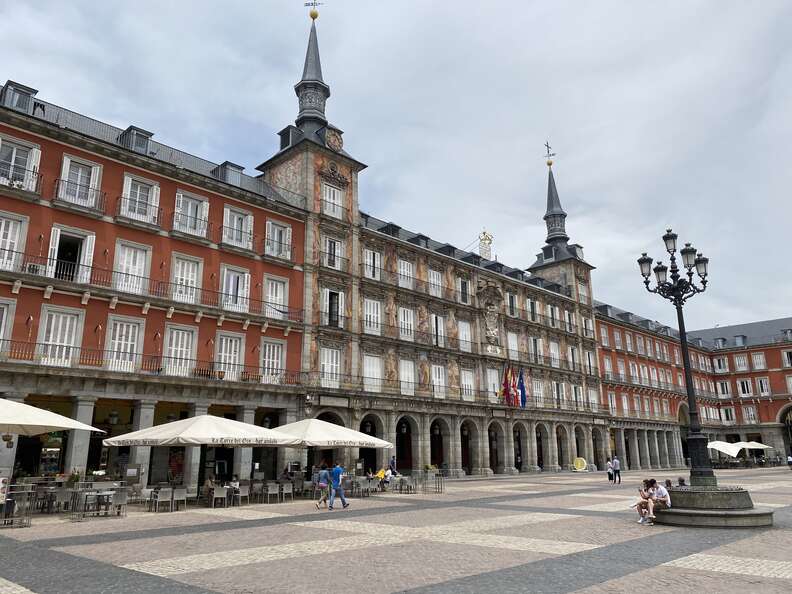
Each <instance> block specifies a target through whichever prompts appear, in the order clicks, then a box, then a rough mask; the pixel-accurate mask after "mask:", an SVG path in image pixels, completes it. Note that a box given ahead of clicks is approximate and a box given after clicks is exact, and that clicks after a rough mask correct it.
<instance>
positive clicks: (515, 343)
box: [506, 332, 520, 361]
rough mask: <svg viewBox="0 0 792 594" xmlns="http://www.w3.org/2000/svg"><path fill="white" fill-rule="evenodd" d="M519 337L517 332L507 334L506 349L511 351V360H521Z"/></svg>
mask: <svg viewBox="0 0 792 594" xmlns="http://www.w3.org/2000/svg"><path fill="white" fill-rule="evenodd" d="M519 340H520V339H519V337H518V336H517V333H516V332H507V333H506V348H507V349H508V350H509V359H512V360H513V361H517V360H518V359H519V358H520V352H519Z"/></svg>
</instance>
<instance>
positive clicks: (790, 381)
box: [786, 375, 792, 394]
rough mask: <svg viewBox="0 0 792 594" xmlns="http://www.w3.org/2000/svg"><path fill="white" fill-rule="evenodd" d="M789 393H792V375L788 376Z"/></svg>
mask: <svg viewBox="0 0 792 594" xmlns="http://www.w3.org/2000/svg"><path fill="white" fill-rule="evenodd" d="M786 385H787V394H792V375H788V376H787V377H786Z"/></svg>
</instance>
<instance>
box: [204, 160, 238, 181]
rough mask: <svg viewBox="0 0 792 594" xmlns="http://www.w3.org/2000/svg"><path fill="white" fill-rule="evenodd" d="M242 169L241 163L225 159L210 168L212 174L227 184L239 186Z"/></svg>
mask: <svg viewBox="0 0 792 594" xmlns="http://www.w3.org/2000/svg"><path fill="white" fill-rule="evenodd" d="M244 169H245V168H244V167H242V166H241V165H237V164H235V163H232V162H231V161H225V162H223V163H222V164H221V165H218V166H217V167H215V168H214V169H213V170H212V175H213V176H215V177H216V178H217V179H219V180H221V181H224V182H225V183H227V184H231V185H232V186H239V185H241V184H242V171H244Z"/></svg>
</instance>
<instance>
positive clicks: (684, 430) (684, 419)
mask: <svg viewBox="0 0 792 594" xmlns="http://www.w3.org/2000/svg"><path fill="white" fill-rule="evenodd" d="M678 416H679V437H680V440H681V441H682V457H683V458H684V459H685V460H687V459H688V458H689V457H690V456H689V454H688V446H687V436H688V431H689V430H690V416H689V415H688V407H687V405H686V404H681V405H680V406H679V415H678Z"/></svg>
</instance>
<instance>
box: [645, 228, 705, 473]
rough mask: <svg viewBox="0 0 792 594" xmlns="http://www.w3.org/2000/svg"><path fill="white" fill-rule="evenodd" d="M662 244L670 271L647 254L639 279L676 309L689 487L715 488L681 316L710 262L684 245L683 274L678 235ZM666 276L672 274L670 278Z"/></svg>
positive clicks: (699, 290) (699, 288) (668, 233)
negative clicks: (687, 421)
mask: <svg viewBox="0 0 792 594" xmlns="http://www.w3.org/2000/svg"><path fill="white" fill-rule="evenodd" d="M663 242H664V243H665V249H666V251H667V252H668V255H669V256H670V257H671V267H670V268H669V267H668V266H666V265H664V264H663V263H662V262H658V263H657V264H656V265H655V266H654V268H653V267H652V258H650V257H649V256H647V255H646V253H644V254H643V255H642V256H641V257H640V258H638V265H639V266H640V268H641V275H642V276H643V277H644V285H646V290H647V291H649V292H650V293H657V294H658V295H660V296H661V297H663V298H665V299H668V300H669V301H670V302H671V303H673V304H674V307H676V312H677V321H678V323H679V344H680V347H681V348H682V364H683V365H684V368H685V387H686V389H687V399H688V408H689V409H690V411H689V416H690V430H689V431H688V435H687V446H688V454H689V456H690V484H691V485H694V486H713V487H714V486H717V484H718V483H717V479H716V478H715V473H714V472H713V471H712V464H711V463H710V458H709V453H708V452H707V438H706V436H705V435H704V434H703V433H702V432H701V421H700V420H699V413H698V406H697V404H696V392H695V390H694V389H693V376H692V374H691V372H690V353H689V352H688V344H687V333H686V332H685V317H684V315H683V313H682V306H683V305H684V304H685V301H687V300H688V299H690V298H691V297H693V295H697V294H698V293H703V292H704V291H705V290H706V288H707V265H708V263H709V259H708V258H705V257H704V256H703V255H702V254H699V253H696V248H694V247H693V246H691V245H690V244H689V243H686V244H685V247H683V248H682V249H681V250H679V255H680V256H681V257H682V267H683V268H684V270H683V269H681V268H679V266H677V259H676V252H677V234H676V233H674V232H673V231H672V230H671V229H668V230H667V231H666V234H665V235H663ZM694 271H695V273H696V274H698V277H699V279H700V283H701V286H697V285H696V283H695V282H694V281H693V275H694ZM652 272H654V274H655V278H656V281H657V284H656V286H655V287H654V288H652V287H650V282H651V281H650V280H649V277H650V276H651V274H652ZM669 272H670V273H671V277H670V278H669V275H668V273H669Z"/></svg>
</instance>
